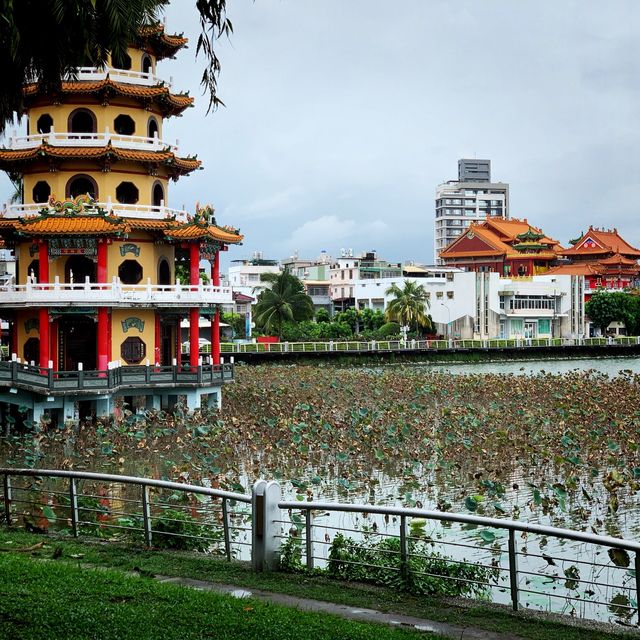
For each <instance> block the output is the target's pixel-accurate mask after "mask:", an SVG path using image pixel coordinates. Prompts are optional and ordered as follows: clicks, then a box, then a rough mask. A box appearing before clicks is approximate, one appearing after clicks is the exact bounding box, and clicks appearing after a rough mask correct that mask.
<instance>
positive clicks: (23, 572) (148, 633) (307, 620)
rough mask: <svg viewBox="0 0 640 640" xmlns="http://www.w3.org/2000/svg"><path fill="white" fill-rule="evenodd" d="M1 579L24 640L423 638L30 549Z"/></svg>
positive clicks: (0, 622)
mask: <svg viewBox="0 0 640 640" xmlns="http://www.w3.org/2000/svg"><path fill="white" fill-rule="evenodd" d="M0 584H1V585H2V587H0V591H1V592H2V597H0V637H1V638H12V639H16V640H17V639H23V638H24V639H27V638H33V639H34V640H35V639H38V640H39V639H41V638H47V639H48V640H55V639H56V638H64V639H68V638H74V639H76V638H77V639H82V638H100V639H101V640H102V639H104V640H107V639H109V638H114V639H117V640H126V639H128V638H132V639H134V638H135V639H136V640H146V639H152V638H153V639H155V638H158V639H163V640H166V639H169V638H176V639H180V640H187V639H188V638H220V639H223V638H224V639H227V638H229V639H234V638H238V639H243V640H251V639H253V638H255V639H256V640H269V639H270V638H273V639H274V640H289V639H291V640H298V639H300V640H302V639H304V640H307V639H308V638H314V640H319V639H321V638H327V639H340V638H343V639H345V640H346V639H350V640H351V639H353V640H357V639H359V638H362V639H363V640H365V639H366V640H368V639H369V638H381V639H383V640H387V639H388V640H401V639H402V638H415V637H416V636H417V633H416V632H410V631H405V630H400V629H392V628H388V627H383V626H379V625H371V624H364V623H361V622H354V621H351V620H343V619H340V618H336V617H333V616H329V615H321V614H317V613H306V612H301V611H297V610H295V609H291V608H287V607H281V606H277V605H273V604H265V603H262V602H258V601H256V600H251V599H240V600H239V599H237V598H233V597H231V596H224V595H219V594H215V593H211V592H205V591H196V590H194V589H189V588H186V587H180V586H176V585H171V584H160V583H158V582H156V581H154V580H152V579H150V578H145V577H134V576H130V575H126V574H124V573H122V572H120V571H114V570H104V571H103V570H98V569H86V568H80V567H76V566H73V565H71V564H68V563H65V562H56V561H52V562H42V561H39V560H37V559H34V558H31V557H28V556H26V557H25V555H24V554H23V555H18V554H12V553H3V554H2V555H1V556H0ZM421 637H427V638H433V637H435V636H432V635H430V634H429V635H426V636H425V635H424V634H423V635H421Z"/></svg>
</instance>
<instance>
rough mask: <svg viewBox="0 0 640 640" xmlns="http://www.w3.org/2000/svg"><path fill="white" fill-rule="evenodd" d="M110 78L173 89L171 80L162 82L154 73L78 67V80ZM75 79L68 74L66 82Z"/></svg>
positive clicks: (113, 68)
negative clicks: (161, 85)
mask: <svg viewBox="0 0 640 640" xmlns="http://www.w3.org/2000/svg"><path fill="white" fill-rule="evenodd" d="M107 76H109V77H110V78H112V79H115V80H116V81H118V78H126V80H127V81H130V82H131V84H142V85H145V86H149V85H155V84H164V85H165V86H167V87H171V84H172V83H171V80H168V81H165V80H162V79H161V78H160V77H159V76H157V75H156V74H155V73H153V72H152V71H132V70H131V69H117V68H115V67H107V66H105V67H78V68H77V74H76V79H77V80H84V79H87V78H90V79H94V78H96V77H99V78H101V79H104V78H106V77H107ZM72 78H73V74H67V76H66V78H65V79H66V80H67V81H69V80H71V79H72Z"/></svg>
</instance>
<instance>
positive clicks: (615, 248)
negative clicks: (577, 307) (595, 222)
mask: <svg viewBox="0 0 640 640" xmlns="http://www.w3.org/2000/svg"><path fill="white" fill-rule="evenodd" d="M570 244H571V245H572V246H571V248H569V249H564V250H563V251H562V252H561V255H562V256H563V257H564V258H565V260H567V261H568V262H565V263H564V264H561V265H559V266H557V267H554V268H553V269H552V271H551V272H550V273H554V274H560V275H562V274H569V275H581V276H584V279H585V302H586V301H588V300H589V299H590V298H591V295H592V293H593V292H595V291H596V290H598V289H606V290H609V291H615V290H622V289H626V288H628V287H635V286H637V285H638V281H639V280H640V266H639V265H638V259H640V251H639V250H638V249H636V248H635V247H632V246H631V245H630V244H629V243H628V242H627V241H626V240H625V239H624V238H622V236H621V235H620V234H619V233H618V230H617V229H613V230H612V229H598V228H596V227H593V226H590V227H589V229H587V231H586V233H581V234H580V236H579V237H578V238H575V239H574V240H571V241H570Z"/></svg>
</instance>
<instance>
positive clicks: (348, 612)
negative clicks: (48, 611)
mask: <svg viewBox="0 0 640 640" xmlns="http://www.w3.org/2000/svg"><path fill="white" fill-rule="evenodd" d="M155 578H156V579H157V580H159V581H160V582H169V583H172V584H180V585H183V586H186V587H191V588H193V589H201V590H203V591H216V592H218V593H226V594H229V595H232V596H235V597H236V598H257V599H258V600H263V601H265V602H273V603H275V604H280V605H283V606H285V607H293V608H296V609H302V610H304V611H315V612H318V613H329V614H332V615H335V616H340V617H341V618H349V619H351V620H361V621H363V622H377V623H379V624H387V625H389V626H392V627H404V628H410V629H416V630H418V631H429V632H431V633H436V634H439V635H441V636H443V637H445V638H456V639H457V640H522V639H521V638H520V636H514V635H511V634H505V633H496V632H494V631H485V630H484V629H478V628H476V627H464V626H461V625H454V624H447V623H445V622H434V621H433V620H424V619H422V618H415V617H413V616H405V615H399V614H396V613H382V612H381V611H376V610H375V609H360V608H354V607H349V606H346V605H342V604H333V603H331V602H323V601H321V600H309V599H307V598H297V597H295V596H288V595H285V594H282V593H273V592H270V591H260V590H257V589H251V590H248V589H242V588H238V587H235V586H232V585H225V584H217V583H213V582H205V581H203V580H193V579H191V578H176V577H169V576H155Z"/></svg>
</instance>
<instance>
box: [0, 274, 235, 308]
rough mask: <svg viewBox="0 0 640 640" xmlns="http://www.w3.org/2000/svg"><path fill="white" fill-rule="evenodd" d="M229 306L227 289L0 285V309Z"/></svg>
mask: <svg viewBox="0 0 640 640" xmlns="http://www.w3.org/2000/svg"><path fill="white" fill-rule="evenodd" d="M217 304H233V297H232V294H231V287H219V286H213V285H211V284H199V285H193V286H191V285H181V284H175V285H157V284H151V282H147V283H146V284H122V283H121V282H120V281H119V280H117V279H114V280H113V281H112V282H106V283H96V282H89V281H86V282H84V283H62V282H58V281H57V280H56V281H55V282H49V283H47V282H43V283H28V284H21V285H16V284H13V283H9V284H5V285H2V286H0V309H10V308H22V307H24V308H26V307H74V306H77V307H87V306H91V307H96V306H99V307H123V308H134V307H168V308H184V307H205V306H211V305H217Z"/></svg>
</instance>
